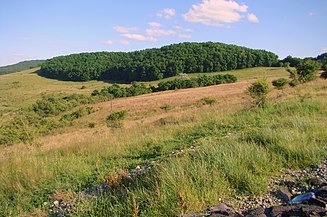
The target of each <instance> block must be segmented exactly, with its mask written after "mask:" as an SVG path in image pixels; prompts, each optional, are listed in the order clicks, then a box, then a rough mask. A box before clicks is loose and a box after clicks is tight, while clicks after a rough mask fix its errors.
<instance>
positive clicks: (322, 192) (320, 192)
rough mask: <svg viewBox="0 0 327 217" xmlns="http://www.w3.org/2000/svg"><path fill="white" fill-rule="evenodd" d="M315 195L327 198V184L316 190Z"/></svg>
mask: <svg viewBox="0 0 327 217" xmlns="http://www.w3.org/2000/svg"><path fill="white" fill-rule="evenodd" d="M315 195H316V196H317V197H321V198H325V199H327V186H326V185H325V186H322V187H320V188H317V189H316V190H315Z"/></svg>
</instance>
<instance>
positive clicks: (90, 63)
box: [41, 42, 278, 82]
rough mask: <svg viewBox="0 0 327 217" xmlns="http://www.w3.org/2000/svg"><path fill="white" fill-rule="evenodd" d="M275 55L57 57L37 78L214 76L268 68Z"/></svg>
mask: <svg viewBox="0 0 327 217" xmlns="http://www.w3.org/2000/svg"><path fill="white" fill-rule="evenodd" d="M277 61H278V57H277V55H275V54H274V53H271V52H268V51H265V50H255V49H249V48H246V47H240V46H236V45H228V44H223V43H214V42H205V43H194V42H192V43H190V42H187V43H180V44H173V45H168V46H164V47H161V48H153V49H147V50H141V51H134V52H128V53H125V52H95V53H80V54H72V55H68V56H59V57H55V58H52V59H49V60H47V61H46V62H45V63H43V64H42V67H41V75H44V76H47V77H50V78H56V79H62V80H72V81H87V80H93V79H109V80H116V81H128V82H129V81H150V80H157V79H161V78H165V77H170V76H174V75H177V74H179V73H181V72H184V73H193V72H218V71H227V70H233V69H242V68H249V67H256V66H271V65H272V64H275V63H276V62H277Z"/></svg>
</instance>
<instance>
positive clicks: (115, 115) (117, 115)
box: [107, 110, 127, 121]
mask: <svg viewBox="0 0 327 217" xmlns="http://www.w3.org/2000/svg"><path fill="white" fill-rule="evenodd" d="M126 114H127V111H126V110H122V111H117V112H112V113H111V114H110V115H109V116H108V117H107V121H120V120H123V119H124V118H125V117H126Z"/></svg>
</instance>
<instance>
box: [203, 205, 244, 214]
mask: <svg viewBox="0 0 327 217" xmlns="http://www.w3.org/2000/svg"><path fill="white" fill-rule="evenodd" d="M210 216H212V217H223V216H233V217H241V216H242V215H241V214H239V213H237V212H236V211H235V210H233V209H231V208H230V207H228V206H227V205H225V204H223V203H221V204H219V205H217V206H215V207H212V208H211V209H210Z"/></svg>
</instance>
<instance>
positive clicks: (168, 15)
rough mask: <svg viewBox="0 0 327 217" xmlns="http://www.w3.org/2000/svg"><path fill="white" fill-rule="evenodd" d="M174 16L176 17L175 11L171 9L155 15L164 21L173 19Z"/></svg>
mask: <svg viewBox="0 0 327 217" xmlns="http://www.w3.org/2000/svg"><path fill="white" fill-rule="evenodd" d="M175 15H176V11H175V9H172V8H166V9H164V10H162V11H159V12H158V13H157V17H159V18H164V19H166V20H169V19H171V18H173V17H174V16H175Z"/></svg>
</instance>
